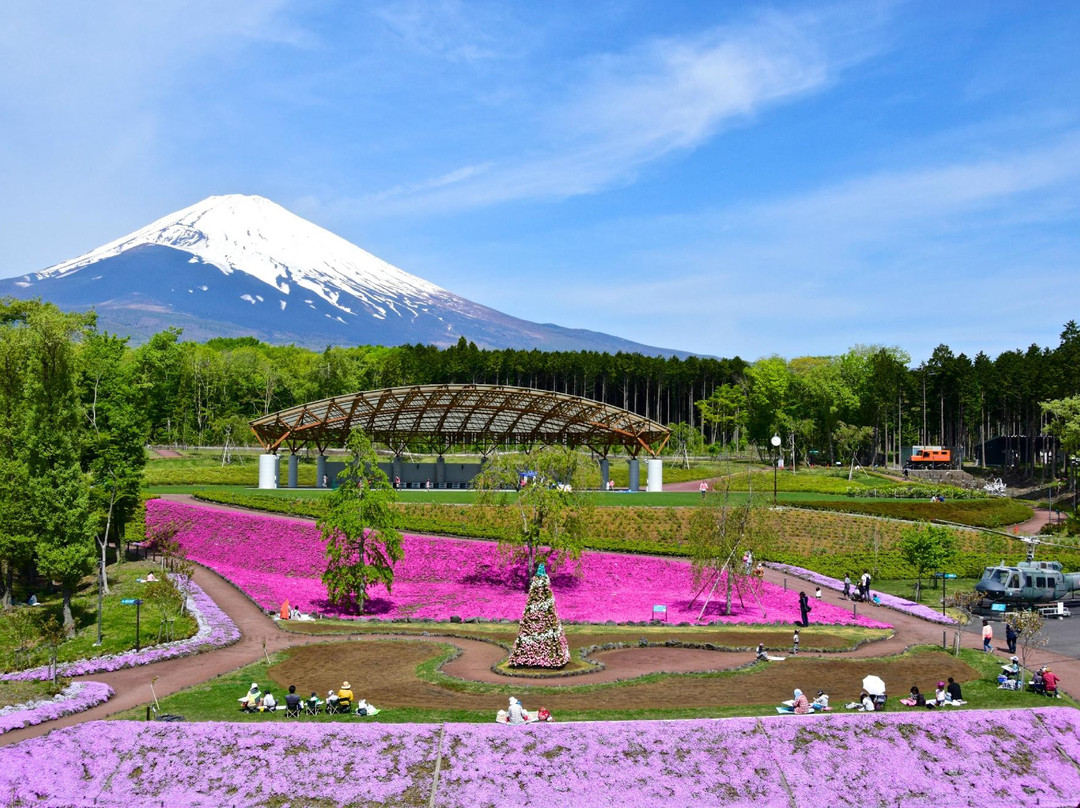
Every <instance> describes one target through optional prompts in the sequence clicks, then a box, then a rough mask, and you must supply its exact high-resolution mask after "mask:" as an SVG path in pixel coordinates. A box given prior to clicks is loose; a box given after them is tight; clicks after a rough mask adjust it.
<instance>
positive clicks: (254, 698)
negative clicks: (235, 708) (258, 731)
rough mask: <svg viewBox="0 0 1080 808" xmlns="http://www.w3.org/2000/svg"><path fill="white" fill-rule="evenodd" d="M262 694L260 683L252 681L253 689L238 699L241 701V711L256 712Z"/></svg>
mask: <svg viewBox="0 0 1080 808" xmlns="http://www.w3.org/2000/svg"><path fill="white" fill-rule="evenodd" d="M261 696H262V693H260V692H259V685H258V683H257V682H252V683H251V689H250V690H248V692H247V693H245V694H244V695H243V696H241V697H240V698H239V699H237V701H239V702H240V712H242V713H253V712H255V711H256V710H257V709H258V706H259V698H260V697H261Z"/></svg>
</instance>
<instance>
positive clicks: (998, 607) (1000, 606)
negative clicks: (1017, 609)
mask: <svg viewBox="0 0 1080 808" xmlns="http://www.w3.org/2000/svg"><path fill="white" fill-rule="evenodd" d="M990 611H992V612H1003V611H1005V604H1004V603H991V604H990Z"/></svg>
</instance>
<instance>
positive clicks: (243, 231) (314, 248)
mask: <svg viewBox="0 0 1080 808" xmlns="http://www.w3.org/2000/svg"><path fill="white" fill-rule="evenodd" d="M143 245H159V246H166V247H173V248H175V249H178V250H182V251H183V252H187V253H190V254H191V255H192V256H194V257H195V258H197V259H199V260H200V261H202V262H204V263H207V264H212V265H214V266H216V267H217V268H218V269H220V270H221V271H222V272H223V273H225V274H226V275H229V274H231V273H233V272H245V273H247V274H249V275H252V276H254V277H255V278H257V279H259V280H260V281H262V282H263V283H265V284H267V285H269V286H272V287H274V289H275V290H277V291H278V292H279V293H284V294H286V295H288V294H290V293H291V292H292V291H293V288H294V287H299V288H300V289H305V290H307V291H309V292H312V293H314V294H316V295H318V296H319V297H321V298H322V299H323V300H325V301H326V302H328V303H329V304H331V305H332V306H334V307H335V308H338V309H341V310H342V311H344V312H348V313H350V314H353V313H356V312H355V311H354V306H355V301H351V300H348V297H350V296H351V297H353V298H355V299H356V300H358V301H359V302H360V303H361V304H362V305H364V306H365V307H366V308H368V309H369V311H370V313H371V314H373V315H374V316H376V317H385V316H386V314H387V310H388V309H389V310H396V309H397V307H399V306H400V307H402V308H404V309H405V310H406V311H408V312H410V313H411V314H412V315H413V316H415V315H416V314H417V313H418V310H419V309H421V308H422V307H424V306H425V305H428V304H430V302H431V300H432V298H445V297H454V295H452V293H450V292H448V291H446V290H445V289H441V288H439V287H438V286H436V285H435V284H433V283H429V282H428V281H425V280H424V279H423V278H418V277H416V276H415V275H410V274H409V273H408V272H404V271H403V270H400V269H398V268H397V267H395V266H393V265H392V264H388V263H386V262H385V261H383V260H381V259H380V258H376V257H375V256H374V255H372V254H371V253H369V252H367V251H365V250H362V249H361V248H360V247H357V246H356V245H355V244H352V243H350V242H348V241H346V240H345V239H343V238H341V237H340V236H336V235H334V234H333V233H331V232H329V231H328V230H324V229H323V228H321V227H319V226H318V225H316V224H312V223H311V222H309V221H307V220H306V219H302V218H300V217H299V216H297V215H295V214H293V213H290V212H289V211H287V210H285V208H283V207H281V206H280V205H278V204H276V203H274V202H271V201H270V200H269V199H265V198H264V197H261V196H244V195H241V194H229V195H224V196H211V197H208V198H207V199H204V200H202V201H201V202H198V203H196V204H194V205H192V206H190V207H187V208H184V209H183V210H181V211H177V212H176V213H171V214H169V215H168V216H163V217H162V218H160V219H158V220H157V221H156V222H153V223H151V224H149V225H147V226H146V227H143V228H141V229H140V230H136V231H135V232H134V233H130V234H128V235H126V236H123V237H121V238H118V239H116V240H115V241H111V242H109V243H108V244H105V245H104V246H102V247H98V248H97V249H96V250H92V251H91V252H88V253H86V254H85V255H81V256H79V257H78V258H74V259H72V260H70V261H64V262H63V263H60V264H56V265H55V266H52V267H49V268H48V269H46V270H44V271H42V272H40V273H37V274H38V276H39V277H40V278H42V279H44V278H58V277H62V276H64V275H67V274H68V273H70V272H73V271H75V270H77V269H80V268H81V267H84V266H88V265H90V264H93V263H96V262H97V261H100V260H102V259H105V258H111V257H113V256H117V255H120V254H121V253H123V252H126V251H128V250H131V249H133V248H135V247H139V246H143ZM342 292H344V293H346V297H345V299H343V296H342ZM350 304H352V305H350ZM399 313H400V312H399Z"/></svg>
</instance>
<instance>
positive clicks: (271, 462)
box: [259, 454, 278, 488]
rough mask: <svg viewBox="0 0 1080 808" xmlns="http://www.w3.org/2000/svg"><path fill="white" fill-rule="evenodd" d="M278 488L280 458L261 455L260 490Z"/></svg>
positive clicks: (274, 455)
mask: <svg viewBox="0 0 1080 808" xmlns="http://www.w3.org/2000/svg"><path fill="white" fill-rule="evenodd" d="M277 487H278V456H277V455H276V454H264V455H259V488H277Z"/></svg>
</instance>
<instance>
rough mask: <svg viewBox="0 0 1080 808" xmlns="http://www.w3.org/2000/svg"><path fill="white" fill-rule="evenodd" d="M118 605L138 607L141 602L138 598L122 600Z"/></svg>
mask: <svg viewBox="0 0 1080 808" xmlns="http://www.w3.org/2000/svg"><path fill="white" fill-rule="evenodd" d="M120 603H122V604H123V605H124V606H138V605H139V604H140V603H142V601H141V600H139V599H138V598H123V599H122V600H121V601H120Z"/></svg>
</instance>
